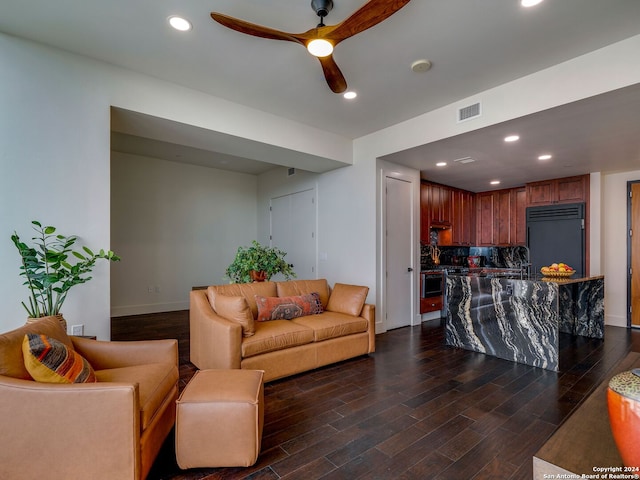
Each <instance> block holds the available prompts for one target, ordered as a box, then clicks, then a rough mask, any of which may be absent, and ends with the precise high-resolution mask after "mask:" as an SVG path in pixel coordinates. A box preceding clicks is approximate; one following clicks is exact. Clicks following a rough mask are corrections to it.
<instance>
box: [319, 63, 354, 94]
mask: <svg viewBox="0 0 640 480" xmlns="http://www.w3.org/2000/svg"><path fill="white" fill-rule="evenodd" d="M318 60H320V64H321V65H322V71H323V72H324V78H325V79H326V80H327V84H328V85H329V88H330V89H331V91H333V92H334V93H342V92H344V91H345V90H346V89H347V81H346V80H345V78H344V75H342V72H341V71H340V68H338V64H337V63H336V61H335V60H334V59H333V55H327V56H326V57H318Z"/></svg>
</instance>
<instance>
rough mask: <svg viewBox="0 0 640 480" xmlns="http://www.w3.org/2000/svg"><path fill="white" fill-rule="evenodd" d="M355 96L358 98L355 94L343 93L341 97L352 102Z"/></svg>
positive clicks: (351, 92)
mask: <svg viewBox="0 0 640 480" xmlns="http://www.w3.org/2000/svg"><path fill="white" fill-rule="evenodd" d="M357 96H358V94H357V93H356V92H354V91H350V92H345V94H344V95H343V97H344V98H346V99H347V100H353V99H354V98H356V97H357Z"/></svg>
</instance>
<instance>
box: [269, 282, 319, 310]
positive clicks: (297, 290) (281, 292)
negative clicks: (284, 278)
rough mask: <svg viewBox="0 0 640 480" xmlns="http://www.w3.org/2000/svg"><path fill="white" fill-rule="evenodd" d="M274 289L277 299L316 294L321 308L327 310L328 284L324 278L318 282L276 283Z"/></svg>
mask: <svg viewBox="0 0 640 480" xmlns="http://www.w3.org/2000/svg"><path fill="white" fill-rule="evenodd" d="M276 287H277V290H278V296H279V297H290V296H292V295H304V294H306V293H313V292H317V293H318V295H320V301H321V302H322V308H327V302H328V301H329V284H328V283H327V281H326V280H325V279H324V278H321V279H318V280H290V281H288V282H277V283H276Z"/></svg>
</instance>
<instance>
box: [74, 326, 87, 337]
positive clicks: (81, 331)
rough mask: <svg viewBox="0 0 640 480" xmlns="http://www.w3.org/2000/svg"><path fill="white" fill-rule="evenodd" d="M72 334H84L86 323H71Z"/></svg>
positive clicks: (77, 335)
mask: <svg viewBox="0 0 640 480" xmlns="http://www.w3.org/2000/svg"><path fill="white" fill-rule="evenodd" d="M71 335H75V336H76V337H80V336H82V335H84V325H71Z"/></svg>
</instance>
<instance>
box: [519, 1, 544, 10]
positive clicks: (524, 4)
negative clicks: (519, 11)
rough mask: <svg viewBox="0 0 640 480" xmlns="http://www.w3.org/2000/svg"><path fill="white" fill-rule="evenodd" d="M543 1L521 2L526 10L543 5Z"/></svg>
mask: <svg viewBox="0 0 640 480" xmlns="http://www.w3.org/2000/svg"><path fill="white" fill-rule="evenodd" d="M542 1H543V0H520V5H522V6H523V7H526V8H529V7H535V6H536V5H538V4H539V3H542Z"/></svg>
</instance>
